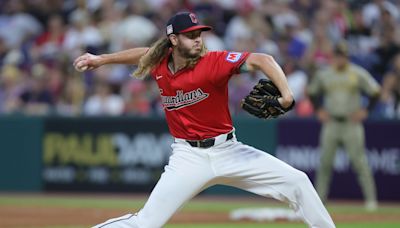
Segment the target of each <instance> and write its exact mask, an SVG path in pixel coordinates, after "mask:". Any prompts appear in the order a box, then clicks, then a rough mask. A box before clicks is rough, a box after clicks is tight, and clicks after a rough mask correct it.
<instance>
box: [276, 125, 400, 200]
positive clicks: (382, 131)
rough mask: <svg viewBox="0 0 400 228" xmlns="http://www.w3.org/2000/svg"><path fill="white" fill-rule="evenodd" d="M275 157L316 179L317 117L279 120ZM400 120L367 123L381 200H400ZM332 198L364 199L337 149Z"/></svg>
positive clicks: (371, 161) (368, 150)
mask: <svg viewBox="0 0 400 228" xmlns="http://www.w3.org/2000/svg"><path fill="white" fill-rule="evenodd" d="M277 129H278V132H277V134H278V135H277V140H278V145H277V150H276V156H277V157H278V158H279V159H281V160H284V161H286V162H287V163H289V164H290V165H292V166H294V167H296V168H298V169H300V170H302V171H304V172H306V173H307V174H308V176H309V177H310V179H311V180H312V181H314V177H315V171H316V169H317V168H318V166H319V158H320V150H319V132H320V124H319V123H318V122H317V121H315V120H296V119H286V120H283V121H279V123H278V127H277ZM399 130H400V122H398V121H397V122H395V121H393V122H390V121H385V122H383V121H382V122H381V121H369V122H366V123H365V131H366V153H367V157H368V162H369V165H370V167H371V169H372V171H373V175H374V177H375V182H376V187H377V192H378V199H379V200H397V201H398V200H400V194H399V192H400V185H399V184H397V183H398V182H399V180H400V137H399ZM333 167H334V168H333V169H334V173H333V176H332V182H331V185H330V194H329V197H330V198H332V199H362V198H363V197H362V193H361V189H360V187H359V184H358V181H357V176H356V175H355V173H354V172H353V170H352V167H351V163H350V161H349V159H348V156H347V154H346V152H345V151H344V150H343V149H342V148H340V149H338V151H337V153H336V157H335V161H334V164H333Z"/></svg>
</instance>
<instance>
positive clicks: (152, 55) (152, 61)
mask: <svg viewBox="0 0 400 228" xmlns="http://www.w3.org/2000/svg"><path fill="white" fill-rule="evenodd" d="M170 47H171V42H170V41H169V38H168V37H166V38H161V39H159V40H157V41H156V42H155V43H154V44H153V45H151V47H150V49H149V50H148V51H147V53H146V54H145V55H143V56H142V57H141V58H140V60H139V65H138V68H137V69H136V70H135V71H134V72H133V73H132V75H133V76H134V77H136V78H143V77H146V76H147V75H148V74H149V73H150V71H151V70H152V69H153V68H154V67H156V66H158V64H160V63H161V61H162V60H163V59H164V58H165V56H166V55H167V53H168V51H169V49H170ZM206 53H207V48H206V47H205V46H204V43H203V46H202V48H201V52H200V55H199V56H196V57H194V58H188V59H187V61H186V65H185V67H188V68H193V67H194V66H195V65H196V63H197V62H198V61H199V59H200V58H201V57H202V56H204V55H205V54H206Z"/></svg>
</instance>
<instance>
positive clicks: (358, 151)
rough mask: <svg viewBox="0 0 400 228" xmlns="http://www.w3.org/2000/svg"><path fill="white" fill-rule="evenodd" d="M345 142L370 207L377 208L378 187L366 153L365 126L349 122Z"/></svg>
mask: <svg viewBox="0 0 400 228" xmlns="http://www.w3.org/2000/svg"><path fill="white" fill-rule="evenodd" d="M346 132H347V134H346V135H345V136H344V144H345V148H346V151H347V153H348V154H349V158H350V160H351V163H352V164H353V167H354V170H355V172H356V173H357V177H358V181H359V183H360V187H361V189H362V192H363V194H364V197H365V200H366V205H367V206H368V207H371V208H368V209H375V208H376V188H375V181H374V178H373V175H372V171H371V169H370V167H369V165H368V160H367V156H366V154H365V136H364V128H363V126H362V125H361V124H349V126H348V129H347V131H346Z"/></svg>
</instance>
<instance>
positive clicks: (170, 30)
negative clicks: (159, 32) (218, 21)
mask: <svg viewBox="0 0 400 228" xmlns="http://www.w3.org/2000/svg"><path fill="white" fill-rule="evenodd" d="M199 29H200V30H202V31H208V30H211V29H212V27H210V26H206V25H199V21H198V20H197V17H196V15H195V14H194V13H190V12H180V13H177V14H175V15H174V16H172V17H171V18H170V19H169V20H168V23H167V30H166V33H167V36H168V35H171V34H178V33H185V32H190V31H194V30H199Z"/></svg>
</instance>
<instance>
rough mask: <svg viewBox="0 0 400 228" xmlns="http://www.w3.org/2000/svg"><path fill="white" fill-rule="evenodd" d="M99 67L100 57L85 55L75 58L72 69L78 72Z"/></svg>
mask: <svg viewBox="0 0 400 228" xmlns="http://www.w3.org/2000/svg"><path fill="white" fill-rule="evenodd" d="M101 65H102V63H101V57H100V56H99V55H93V54H90V53H85V54H83V55H81V56H79V57H78V58H76V59H75V61H74V67H75V69H76V70H77V71H79V72H83V71H86V70H93V69H96V68H98V67H99V66H101Z"/></svg>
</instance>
